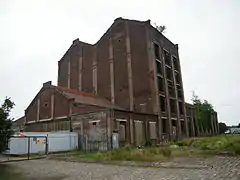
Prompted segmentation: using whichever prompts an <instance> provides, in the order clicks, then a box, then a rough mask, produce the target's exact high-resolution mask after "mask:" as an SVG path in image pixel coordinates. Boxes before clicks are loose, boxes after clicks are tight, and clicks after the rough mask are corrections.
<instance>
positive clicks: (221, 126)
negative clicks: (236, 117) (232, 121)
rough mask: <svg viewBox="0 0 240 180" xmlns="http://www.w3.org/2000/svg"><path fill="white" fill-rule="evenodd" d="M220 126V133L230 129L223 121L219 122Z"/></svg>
mask: <svg viewBox="0 0 240 180" xmlns="http://www.w3.org/2000/svg"><path fill="white" fill-rule="evenodd" d="M218 126H219V133H220V134H223V133H225V132H226V131H227V129H228V128H227V125H226V124H225V123H223V122H220V123H218Z"/></svg>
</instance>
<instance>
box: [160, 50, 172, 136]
mask: <svg viewBox="0 0 240 180" xmlns="http://www.w3.org/2000/svg"><path fill="white" fill-rule="evenodd" d="M160 57H162V64H163V74H164V84H165V99H166V106H167V107H166V109H167V117H168V133H169V139H170V140H172V138H173V137H172V136H173V131H172V119H171V110H170V101H169V93H168V85H167V83H168V82H167V78H166V69H165V58H164V53H163V50H162V48H160Z"/></svg>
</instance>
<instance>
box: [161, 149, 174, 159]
mask: <svg viewBox="0 0 240 180" xmlns="http://www.w3.org/2000/svg"><path fill="white" fill-rule="evenodd" d="M161 153H162V155H163V156H165V157H170V156H171V154H172V151H171V150H170V149H169V148H166V147H165V148H161Z"/></svg>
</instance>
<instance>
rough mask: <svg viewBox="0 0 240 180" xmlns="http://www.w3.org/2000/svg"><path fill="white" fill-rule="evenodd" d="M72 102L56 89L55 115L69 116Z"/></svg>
mask: <svg viewBox="0 0 240 180" xmlns="http://www.w3.org/2000/svg"><path fill="white" fill-rule="evenodd" d="M69 110H70V102H69V100H68V99H66V98H65V97H64V96H62V95H61V94H59V93H58V92H57V91H55V94H54V117H62V116H68V115H69Z"/></svg>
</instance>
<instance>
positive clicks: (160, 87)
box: [157, 76, 164, 91]
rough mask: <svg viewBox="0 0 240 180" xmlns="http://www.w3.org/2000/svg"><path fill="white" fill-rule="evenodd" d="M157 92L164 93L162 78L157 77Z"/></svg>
mask: <svg viewBox="0 0 240 180" xmlns="http://www.w3.org/2000/svg"><path fill="white" fill-rule="evenodd" d="M157 78H158V91H164V82H163V78H162V77H160V76H158V77H157Z"/></svg>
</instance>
